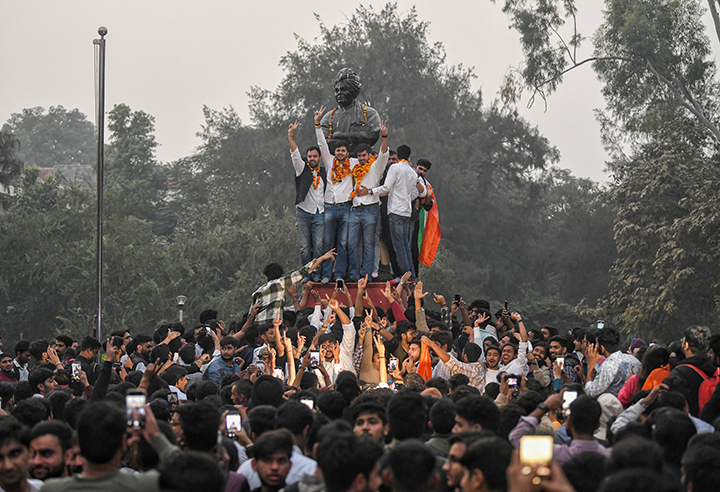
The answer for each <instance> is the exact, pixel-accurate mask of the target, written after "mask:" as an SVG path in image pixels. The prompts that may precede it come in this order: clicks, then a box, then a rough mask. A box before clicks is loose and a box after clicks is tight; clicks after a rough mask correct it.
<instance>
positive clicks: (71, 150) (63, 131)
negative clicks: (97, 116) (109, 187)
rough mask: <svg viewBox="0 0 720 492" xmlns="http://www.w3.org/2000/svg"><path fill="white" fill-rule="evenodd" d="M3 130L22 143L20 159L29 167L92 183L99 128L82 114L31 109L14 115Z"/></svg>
mask: <svg viewBox="0 0 720 492" xmlns="http://www.w3.org/2000/svg"><path fill="white" fill-rule="evenodd" d="M2 129H3V131H4V132H6V133H10V134H12V135H14V136H15V137H16V138H17V139H18V141H19V142H20V148H19V149H18V151H17V158H18V159H19V160H20V161H22V162H24V163H25V164H26V165H28V166H37V167H39V168H55V169H57V170H59V171H61V172H62V173H63V175H64V177H65V178H66V179H68V180H70V182H72V183H83V182H85V181H88V180H89V178H90V175H91V172H92V166H93V165H94V163H95V159H96V155H97V150H96V149H97V144H96V141H95V126H94V125H93V124H92V123H90V122H89V121H88V120H87V118H86V116H85V115H84V114H83V113H81V112H80V110H78V109H73V110H71V111H68V110H66V109H65V108H63V107H62V106H51V107H50V108H49V109H48V110H47V111H46V110H45V109H44V108H41V107H39V106H38V107H35V108H27V109H23V110H22V112H20V113H13V114H12V115H10V118H9V119H8V121H7V123H5V125H3V128H2Z"/></svg>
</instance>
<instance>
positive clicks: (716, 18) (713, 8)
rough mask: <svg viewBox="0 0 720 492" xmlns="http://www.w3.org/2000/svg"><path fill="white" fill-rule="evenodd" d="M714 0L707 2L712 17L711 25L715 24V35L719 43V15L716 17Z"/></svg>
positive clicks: (716, 11)
mask: <svg viewBox="0 0 720 492" xmlns="http://www.w3.org/2000/svg"><path fill="white" fill-rule="evenodd" d="M715 2H716V0H708V5H709V6H710V14H711V15H712V19H713V23H714V24H715V34H716V35H717V37H718V41H720V15H718V10H717V5H715Z"/></svg>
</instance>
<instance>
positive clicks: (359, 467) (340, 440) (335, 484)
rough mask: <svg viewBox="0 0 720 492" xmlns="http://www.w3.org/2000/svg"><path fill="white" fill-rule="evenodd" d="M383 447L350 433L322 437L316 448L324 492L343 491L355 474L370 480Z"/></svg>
mask: <svg viewBox="0 0 720 492" xmlns="http://www.w3.org/2000/svg"><path fill="white" fill-rule="evenodd" d="M382 456H383V448H382V447H381V446H380V445H379V444H378V443H376V442H375V441H373V440H372V439H363V438H360V437H358V436H356V435H355V434H353V433H352V432H334V433H331V434H329V435H326V436H324V438H323V439H322V440H321V441H320V444H319V445H318V448H317V461H318V466H319V467H320V469H321V470H322V472H323V477H324V480H325V487H326V489H325V490H327V492H345V491H346V490H349V489H350V487H351V486H352V484H353V482H354V481H355V478H356V477H357V476H358V475H361V474H362V475H364V476H365V478H366V479H369V478H370V475H371V474H372V471H373V468H375V463H377V461H378V460H379V459H380V458H382Z"/></svg>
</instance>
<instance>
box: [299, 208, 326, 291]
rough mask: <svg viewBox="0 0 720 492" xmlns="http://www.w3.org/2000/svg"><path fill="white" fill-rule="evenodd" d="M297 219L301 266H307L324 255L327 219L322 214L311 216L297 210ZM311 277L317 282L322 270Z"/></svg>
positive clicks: (316, 271)
mask: <svg viewBox="0 0 720 492" xmlns="http://www.w3.org/2000/svg"><path fill="white" fill-rule="evenodd" d="M295 218H296V219H297V230H298V239H299V240H300V264H301V265H307V264H308V263H309V262H311V261H312V260H313V259H315V258H320V257H321V256H322V254H323V253H324V251H323V239H324V235H325V217H324V214H322V213H317V214H309V213H307V212H306V211H305V210H302V209H300V208H296V209H295ZM311 275H312V279H313V281H314V282H317V281H318V280H320V269H316V270H315V271H314V272H313V273H312V274H311Z"/></svg>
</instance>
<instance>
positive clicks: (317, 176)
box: [306, 163, 322, 190]
mask: <svg viewBox="0 0 720 492" xmlns="http://www.w3.org/2000/svg"><path fill="white" fill-rule="evenodd" d="M306 164H307V163H306ZM307 167H310V164H307ZM310 170H311V171H312V174H313V190H317V188H318V186H320V181H322V178H321V177H320V172H319V171H320V166H318V169H313V168H312V167H310Z"/></svg>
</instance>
